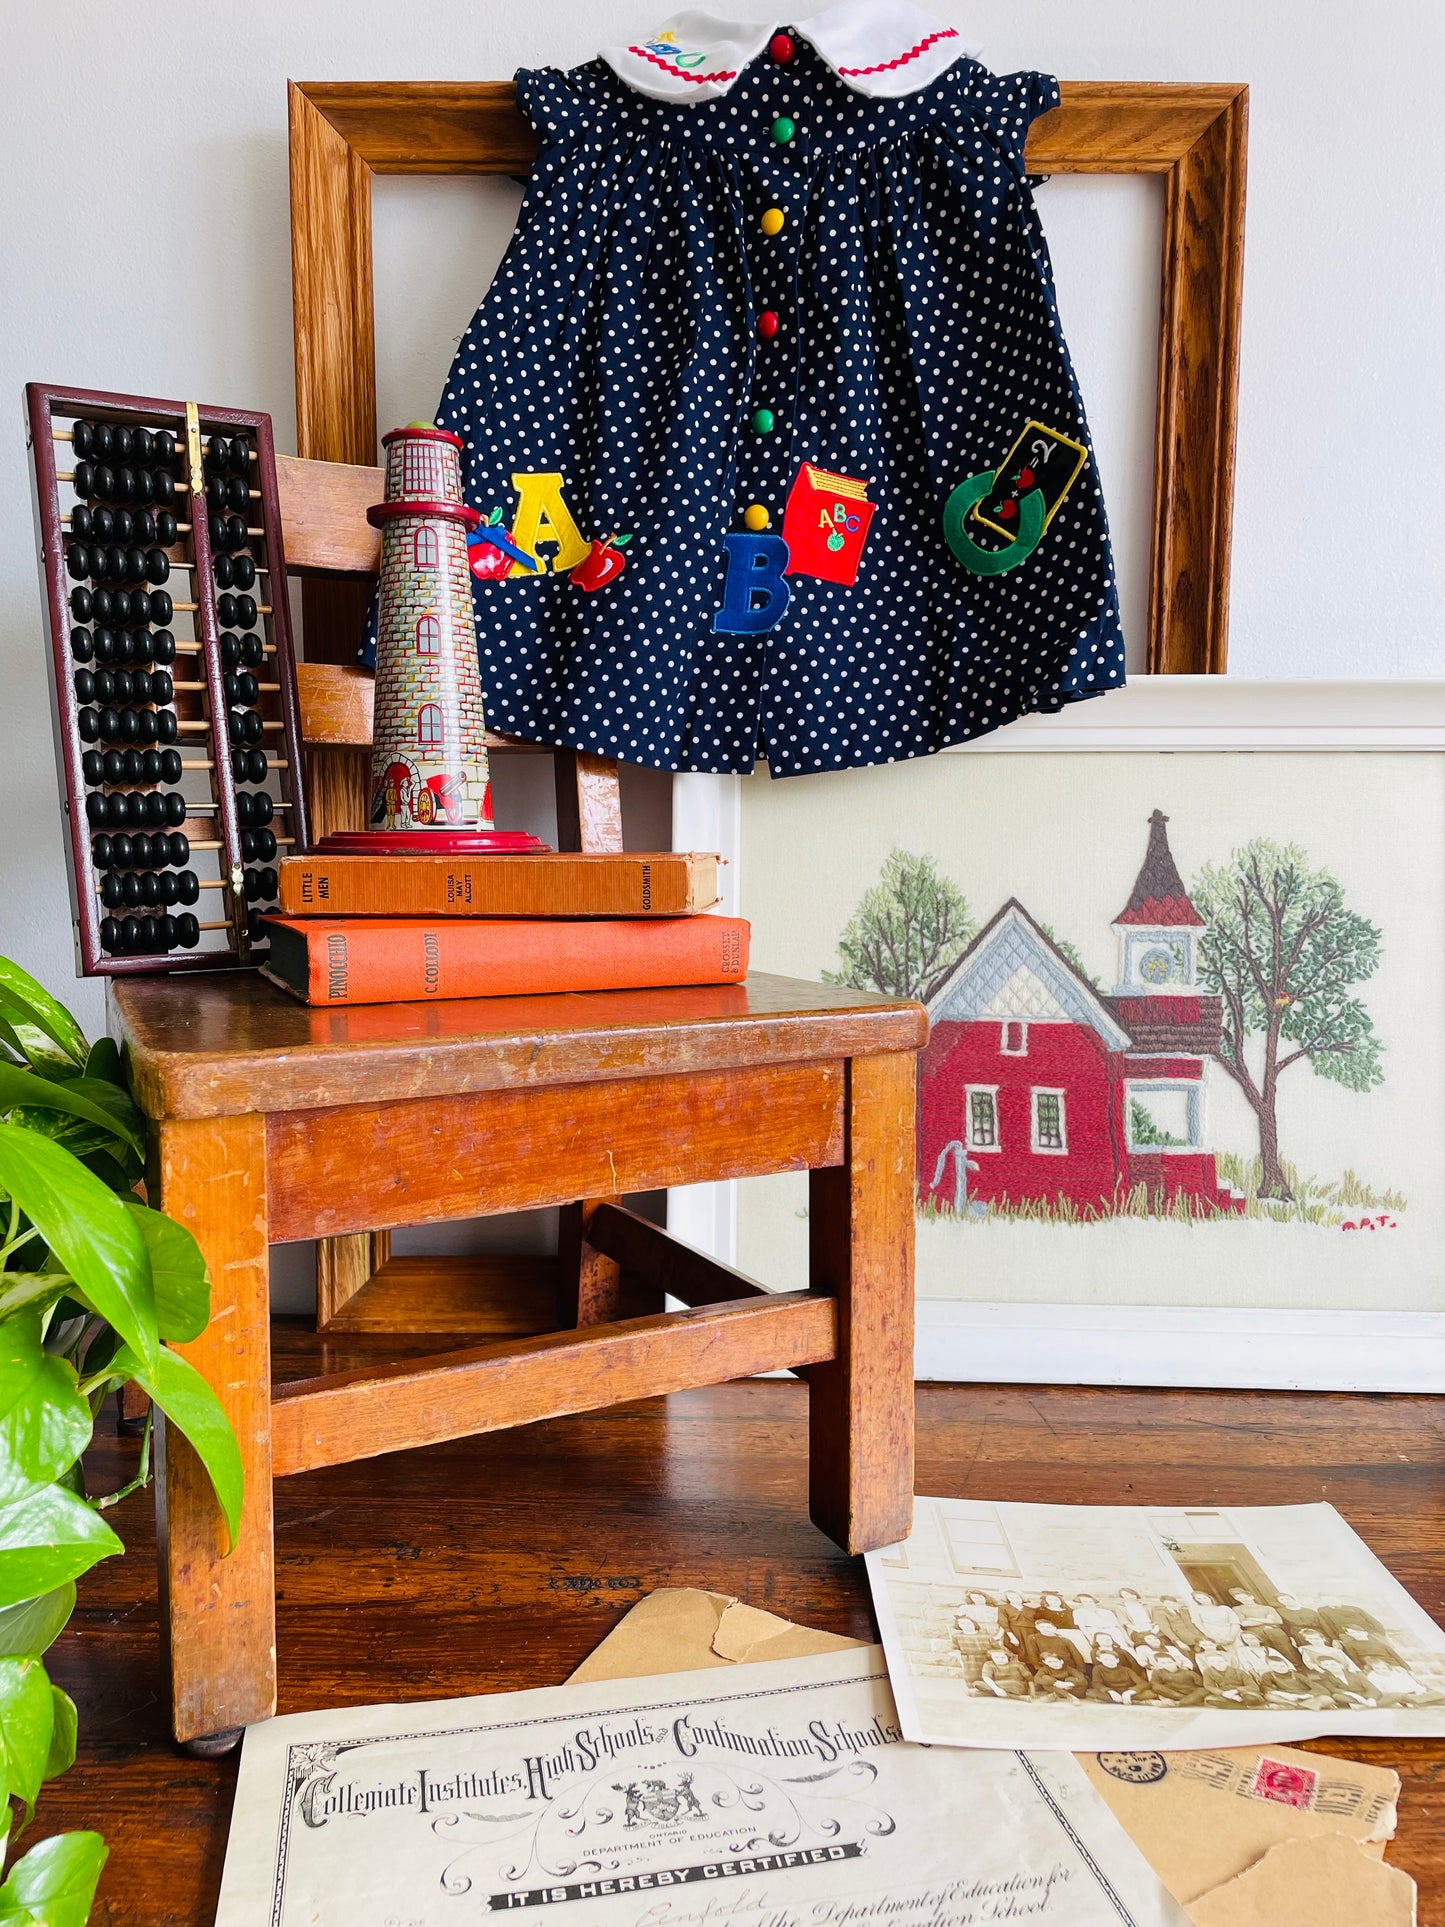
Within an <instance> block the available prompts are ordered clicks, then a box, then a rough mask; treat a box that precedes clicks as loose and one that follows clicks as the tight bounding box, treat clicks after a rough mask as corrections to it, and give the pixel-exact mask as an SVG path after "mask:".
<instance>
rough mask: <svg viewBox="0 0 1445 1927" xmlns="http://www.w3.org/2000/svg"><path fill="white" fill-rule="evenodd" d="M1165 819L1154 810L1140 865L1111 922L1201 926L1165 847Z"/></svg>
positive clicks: (1166, 842)
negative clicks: (1118, 910) (1120, 906)
mask: <svg viewBox="0 0 1445 1927" xmlns="http://www.w3.org/2000/svg"><path fill="white" fill-rule="evenodd" d="M1168 821H1169V818H1168V817H1167V816H1166V815H1165V814H1164V812H1163V810H1155V812H1154V814H1153V815H1152V816H1151V817H1150V818H1149V848H1148V849H1147V850H1146V851H1145V852H1144V867H1143V869H1141V870H1140V872H1139V874H1138V876H1137V877H1136V878H1135V880H1134V888H1133V891H1132V892H1131V893H1130V897H1129V901H1128V902H1127V903H1126V904H1125V905H1124V908H1123V909H1122V910H1121V911H1120V912H1119V914H1118V916H1117V917H1115V919H1114V921H1115V923H1141V924H1147V925H1149V926H1151V927H1162V926H1167V925H1170V924H1181V925H1184V924H1193V925H1195V926H1197V927H1201V928H1202V926H1203V923H1204V919H1203V917H1201V916H1200V914H1199V912H1198V911H1197V910H1196V909H1195V907H1194V905H1193V904H1192V903H1191V902H1190V901H1189V892H1188V891H1187V890H1186V889H1185V887H1184V879H1183V877H1181V876H1180V874H1179V868H1178V865H1177V864H1176V863H1175V861H1174V853H1173V851H1172V850H1171V849H1170V848H1169V834H1168V831H1167V830H1166V829H1165V827H1164V826H1165V824H1167V823H1168Z"/></svg>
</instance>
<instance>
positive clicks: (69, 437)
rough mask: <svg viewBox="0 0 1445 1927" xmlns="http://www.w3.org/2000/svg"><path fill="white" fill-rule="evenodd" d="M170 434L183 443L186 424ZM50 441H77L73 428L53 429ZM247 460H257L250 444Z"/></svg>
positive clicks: (142, 425)
mask: <svg viewBox="0 0 1445 1927" xmlns="http://www.w3.org/2000/svg"><path fill="white" fill-rule="evenodd" d="M140 426H141V427H142V428H148V427H149V426H150V424H149V422H142V423H141V424H140ZM201 426H202V427H203V428H204V427H205V423H204V422H203V423H202V424H201ZM169 433H170V434H172V435H174V436H176V438H177V441H178V443H179V442H180V441H183V440H184V438H185V433H186V425H185V423H184V422H183V421H180V420H177V422H176V424H175V426H174V427H172V428H171V429H170V430H169ZM50 439H51V441H53V442H73V441H74V440H75V431H74V429H71V428H52V429H51V431H50ZM177 453H179V448H178V449H177ZM246 459H247V461H248V462H254V461H255V460H256V451H255V449H254V448H252V447H251V446H250V445H249V444H248V445H247V448H246Z"/></svg>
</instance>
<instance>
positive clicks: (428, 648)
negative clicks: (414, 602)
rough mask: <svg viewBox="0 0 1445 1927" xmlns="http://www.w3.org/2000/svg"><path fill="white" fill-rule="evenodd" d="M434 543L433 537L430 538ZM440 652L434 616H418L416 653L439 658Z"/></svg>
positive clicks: (440, 637) (438, 627)
mask: <svg viewBox="0 0 1445 1927" xmlns="http://www.w3.org/2000/svg"><path fill="white" fill-rule="evenodd" d="M432 539H433V541H435V539H436V538H435V537H433V538H432ZM441 651H442V626H441V624H440V623H439V622H438V621H437V619H436V617H435V616H420V617H418V619H417V625H416V653H417V654H418V655H419V656H439V655H440V654H441Z"/></svg>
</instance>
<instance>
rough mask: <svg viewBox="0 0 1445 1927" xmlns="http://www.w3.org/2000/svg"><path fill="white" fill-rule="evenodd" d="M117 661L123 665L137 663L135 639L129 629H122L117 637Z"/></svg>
mask: <svg viewBox="0 0 1445 1927" xmlns="http://www.w3.org/2000/svg"><path fill="white" fill-rule="evenodd" d="M115 660H116V661H117V662H118V663H122V664H124V663H128V662H134V661H135V637H134V636H133V635H132V634H131V632H130V630H129V629H122V630H121V631H120V632H119V633H118V634H117V636H116V639H115Z"/></svg>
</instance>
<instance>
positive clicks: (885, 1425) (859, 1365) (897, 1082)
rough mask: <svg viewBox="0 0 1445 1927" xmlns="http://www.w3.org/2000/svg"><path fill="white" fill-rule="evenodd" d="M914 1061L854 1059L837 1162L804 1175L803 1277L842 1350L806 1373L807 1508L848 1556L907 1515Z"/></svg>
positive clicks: (900, 1531)
mask: <svg viewBox="0 0 1445 1927" xmlns="http://www.w3.org/2000/svg"><path fill="white" fill-rule="evenodd" d="M915 1067H916V1059H915V1058H914V1057H913V1055H912V1054H911V1053H908V1052H904V1053H897V1054H890V1055H888V1056H882V1057H855V1058H853V1059H852V1060H851V1061H850V1063H849V1066H848V1114H847V1133H846V1149H845V1153H844V1162H843V1163H842V1164H841V1165H837V1166H833V1167H831V1168H829V1169H827V1170H822V1171H813V1172H811V1173H810V1174H809V1214H808V1246H809V1253H808V1269H809V1283H810V1285H811V1286H812V1288H813V1289H814V1290H815V1291H826V1292H828V1293H830V1294H831V1295H832V1296H833V1297H835V1298H836V1299H837V1300H838V1356H837V1357H836V1358H835V1359H833V1360H832V1361H831V1362H830V1363H828V1364H826V1365H814V1366H812V1367H811V1368H810V1370H809V1373H808V1384H809V1396H808V1433H809V1442H808V1450H809V1464H808V1496H809V1510H810V1512H811V1514H812V1518H813V1523H814V1524H815V1525H816V1526H818V1527H819V1529H820V1530H821V1531H823V1532H826V1533H827V1535H828V1537H829V1538H830V1539H833V1540H835V1541H836V1542H837V1544H838V1545H840V1546H842V1547H843V1548H844V1549H845V1551H848V1552H869V1551H871V1550H872V1549H873V1548H874V1547H875V1546H887V1545H894V1544H896V1543H897V1541H898V1540H900V1539H906V1538H907V1537H908V1533H909V1530H910V1528H911V1526H912V1523H913V1195H914V1160H915V1151H914V1107H915V1086H916V1068H915Z"/></svg>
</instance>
